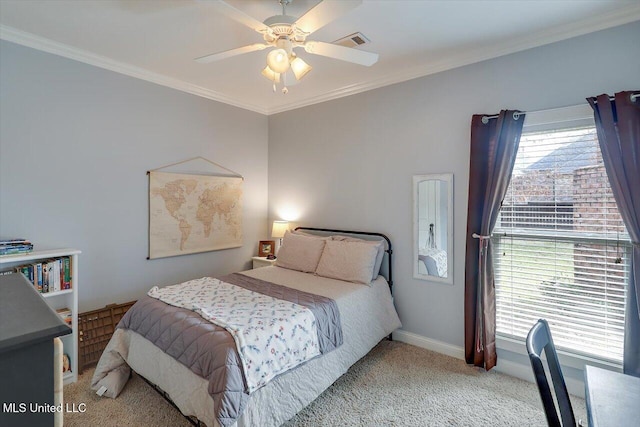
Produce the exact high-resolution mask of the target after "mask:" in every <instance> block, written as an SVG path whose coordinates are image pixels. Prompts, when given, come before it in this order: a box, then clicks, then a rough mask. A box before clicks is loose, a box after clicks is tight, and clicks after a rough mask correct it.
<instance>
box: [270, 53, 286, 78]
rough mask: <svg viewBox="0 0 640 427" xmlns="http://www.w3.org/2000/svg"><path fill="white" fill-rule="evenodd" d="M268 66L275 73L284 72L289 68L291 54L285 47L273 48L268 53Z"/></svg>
mask: <svg viewBox="0 0 640 427" xmlns="http://www.w3.org/2000/svg"><path fill="white" fill-rule="evenodd" d="M267 66H268V67H269V68H271V70H273V72H275V73H284V72H285V71H287V70H288V69H289V55H288V54H287V51H286V50H284V49H273V50H272V51H271V52H269V53H268V54H267Z"/></svg>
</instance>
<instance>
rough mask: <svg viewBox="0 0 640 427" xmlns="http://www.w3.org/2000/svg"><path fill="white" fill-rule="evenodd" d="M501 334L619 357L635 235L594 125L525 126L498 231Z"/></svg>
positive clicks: (573, 349)
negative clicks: (541, 326)
mask: <svg viewBox="0 0 640 427" xmlns="http://www.w3.org/2000/svg"><path fill="white" fill-rule="evenodd" d="M493 240H494V243H496V245H495V246H494V248H495V252H494V263H495V264H494V265H495V274H496V304H497V305H496V311H497V325H496V331H497V333H498V334H501V335H504V336H509V337H515V338H525V337H526V335H527V333H528V331H529V329H530V328H531V326H532V325H533V324H534V323H535V322H536V321H537V320H538V319H539V318H545V319H547V321H548V322H549V324H550V326H551V330H552V334H553V338H554V342H555V344H556V346H557V347H558V348H562V349H565V350H567V351H570V352H574V353H579V354H586V355H590V356H593V357H598V358H602V359H607V360H612V361H616V362H619V361H621V360H622V348H623V337H624V306H625V297H626V287H627V282H628V265H627V263H628V259H629V248H630V242H629V236H628V234H627V232H626V229H625V227H624V224H623V222H622V218H621V217H620V214H619V212H618V209H617V206H616V203H615V200H614V198H613V194H612V192H611V188H610V186H609V181H608V179H607V175H606V171H605V168H604V164H603V161H602V156H601V154H600V148H599V145H598V140H597V135H596V130H595V128H594V126H593V125H590V126H582V127H575V128H568V129H567V128H561V129H546V130H544V131H529V132H527V131H526V129H525V132H524V133H523V135H522V138H521V140H520V146H519V149H518V153H517V157H516V162H515V166H514V170H513V173H512V177H511V182H510V184H509V188H508V190H507V195H506V197H505V199H504V201H503V205H502V209H501V212H500V216H499V219H498V221H497V224H496V227H495V229H494V233H493Z"/></svg>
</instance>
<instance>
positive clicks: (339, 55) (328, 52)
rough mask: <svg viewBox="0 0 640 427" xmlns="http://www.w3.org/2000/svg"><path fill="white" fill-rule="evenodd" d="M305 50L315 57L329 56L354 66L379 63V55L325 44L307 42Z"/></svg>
mask: <svg viewBox="0 0 640 427" xmlns="http://www.w3.org/2000/svg"><path fill="white" fill-rule="evenodd" d="M304 50H306V51H307V52H309V53H312V54H314V55H321V56H328V57H329V58H335V59H340V60H342V61H347V62H353V63H354V64H360V65H365V66H367V67H370V66H372V65H373V64H375V63H376V62H378V54H377V53H371V52H365V51H363V50H357V49H352V48H350V47H344V46H338V45H337V44H331V43H325V42H306V43H305V44H304Z"/></svg>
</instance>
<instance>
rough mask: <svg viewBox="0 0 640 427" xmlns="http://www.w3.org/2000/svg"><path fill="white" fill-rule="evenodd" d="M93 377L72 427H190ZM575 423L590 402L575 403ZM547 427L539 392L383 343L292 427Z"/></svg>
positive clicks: (75, 389)
mask: <svg viewBox="0 0 640 427" xmlns="http://www.w3.org/2000/svg"><path fill="white" fill-rule="evenodd" d="M92 374H93V370H88V371H86V372H85V373H84V374H83V375H81V376H80V378H79V380H78V382H77V383H75V384H71V385H68V386H66V387H65V388H64V394H65V396H64V397H65V402H67V403H69V404H71V403H75V404H76V406H77V405H78V404H79V403H85V404H86V412H85V413H82V414H67V415H65V423H64V424H65V426H66V427H76V426H77V427H80V426H82V427H85V426H105V427H109V426H114V427H115V426H117V427H122V426H136V427H146V426H149V427H152V426H153V427H158V426H171V427H174V426H175V427H180V426H189V425H190V424H189V423H188V422H187V421H186V420H185V419H184V418H183V417H182V416H181V415H180V413H179V412H178V411H177V410H176V409H174V408H173V407H172V406H171V405H169V404H168V403H167V402H166V401H165V400H164V399H162V398H161V397H160V396H159V395H158V394H157V393H156V392H155V391H154V390H153V389H151V388H150V387H149V386H148V385H147V384H146V383H145V382H144V381H143V380H142V379H140V378H138V377H137V376H134V378H132V379H131V380H130V381H129V382H128V383H127V386H126V387H125V389H124V390H123V391H122V394H121V395H120V396H119V397H118V398H117V399H115V400H114V399H108V398H99V397H98V396H96V395H95V393H93V392H91V390H89V381H90V379H91V375H92ZM572 403H573V407H574V412H575V414H576V418H581V419H586V416H585V414H586V412H585V406H584V400H583V399H580V398H577V397H573V396H572ZM374 425H375V426H545V425H546V421H545V417H544V413H543V411H542V406H541V403H540V397H539V396H538V390H537V388H536V387H535V385H533V384H531V383H528V382H526V381H522V380H519V379H516V378H512V377H509V376H506V375H502V374H498V373H495V372H488V373H487V372H484V371H482V370H479V369H476V368H471V367H468V366H467V365H466V364H465V363H464V362H463V361H461V360H458V359H454V358H451V357H448V356H443V355H441V354H438V353H434V352H430V351H428V350H424V349H421V348H418V347H414V346H412V345H409V344H404V343H400V342H396V341H394V342H389V341H383V342H381V343H380V344H379V345H378V346H377V347H376V348H374V349H373V350H372V351H371V353H369V354H368V355H367V356H365V357H364V358H363V359H362V360H361V361H360V362H358V363H357V364H356V365H354V366H353V367H352V368H351V369H350V370H349V372H347V373H346V374H345V375H344V376H342V377H341V378H340V379H339V380H338V381H336V383H335V384H334V385H332V386H331V387H330V388H329V389H328V390H327V391H325V392H324V393H323V394H322V395H321V396H320V397H318V399H316V401H315V402H313V403H312V404H311V405H309V406H308V407H307V408H305V409H304V410H303V411H302V412H300V413H299V414H298V415H297V416H296V417H295V418H293V419H292V420H290V421H289V422H288V423H286V424H285V426H286V427H301V426H314V427H315V426H327V427H328V426H367V427H368V426H374Z"/></svg>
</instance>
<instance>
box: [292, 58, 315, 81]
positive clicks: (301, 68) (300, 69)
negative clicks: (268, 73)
mask: <svg viewBox="0 0 640 427" xmlns="http://www.w3.org/2000/svg"><path fill="white" fill-rule="evenodd" d="M311 68H313V67H311V65H309V64H307V63H306V62H304V61H303V60H302V59H301V58H299V57H297V56H296V57H295V58H294V59H293V61H291V70H292V71H293V74H295V76H296V80H300V79H301V78H303V77H304V76H306V75H307V73H308V72H309V71H311Z"/></svg>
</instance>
